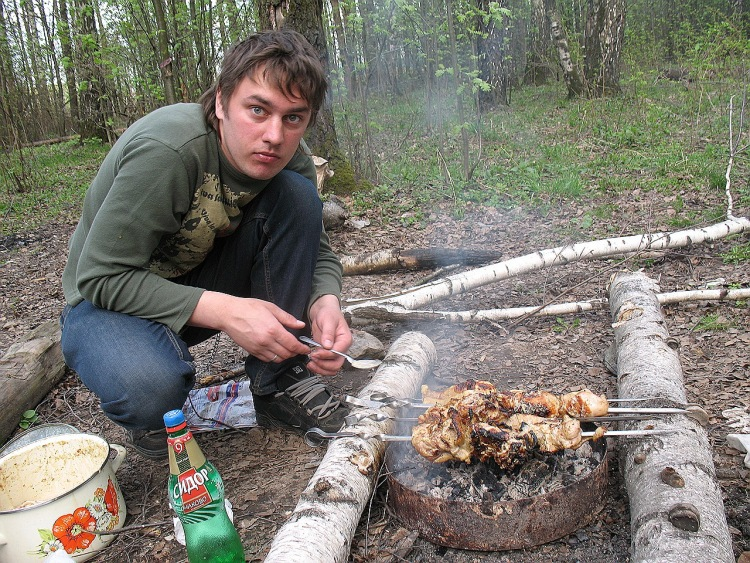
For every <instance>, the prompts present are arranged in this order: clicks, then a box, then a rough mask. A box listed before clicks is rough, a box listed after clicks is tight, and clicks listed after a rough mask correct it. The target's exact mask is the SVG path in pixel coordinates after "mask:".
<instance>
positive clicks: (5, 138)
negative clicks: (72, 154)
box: [0, 0, 21, 147]
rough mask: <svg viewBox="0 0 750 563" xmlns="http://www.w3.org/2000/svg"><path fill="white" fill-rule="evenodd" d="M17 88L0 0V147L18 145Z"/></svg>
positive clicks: (0, 0) (2, 0) (2, 3)
mask: <svg viewBox="0 0 750 563" xmlns="http://www.w3.org/2000/svg"><path fill="white" fill-rule="evenodd" d="M18 99H19V96H18V90H17V83H16V76H15V73H14V71H13V65H12V57H11V50H10V44H9V43H8V27H7V22H6V18H5V3H4V0H0V118H2V119H0V147H16V146H20V144H21V139H20V136H19V133H18V130H17V126H16V123H15V120H14V119H13V117H14V116H15V115H16V114H19V113H20V112H19V111H18V110H19V107H18Z"/></svg>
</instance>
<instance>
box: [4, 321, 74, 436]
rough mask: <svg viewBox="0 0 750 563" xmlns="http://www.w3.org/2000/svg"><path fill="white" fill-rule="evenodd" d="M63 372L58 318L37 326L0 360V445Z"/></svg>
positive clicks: (63, 364)
mask: <svg viewBox="0 0 750 563" xmlns="http://www.w3.org/2000/svg"><path fill="white" fill-rule="evenodd" d="M63 375H65V360H63V356H62V349H61V348H60V326H59V324H58V323H57V321H49V322H47V323H45V324H43V325H39V326H38V327H37V328H35V329H34V330H33V331H31V332H30V333H29V334H28V335H26V337H25V338H24V339H22V340H20V341H18V342H16V343H14V344H12V345H11V346H10V348H8V351H7V352H6V353H5V355H4V356H3V357H2V359H0V389H2V390H3V393H2V395H0V444H2V443H4V442H5V440H6V439H7V438H8V437H9V436H10V435H11V434H12V433H13V432H14V431H15V430H16V429H17V428H18V423H19V421H20V420H21V416H22V415H23V413H24V411H27V410H30V409H34V408H36V406H37V405H38V404H39V403H40V402H41V401H42V400H43V399H44V398H45V397H46V396H47V395H48V394H49V392H50V389H52V387H54V386H55V385H57V383H58V382H59V381H60V379H62V376H63Z"/></svg>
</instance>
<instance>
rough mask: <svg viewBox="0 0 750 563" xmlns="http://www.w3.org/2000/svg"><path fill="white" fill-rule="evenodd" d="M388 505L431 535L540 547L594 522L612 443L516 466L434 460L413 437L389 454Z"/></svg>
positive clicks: (476, 546) (486, 544) (464, 545)
mask: <svg viewBox="0 0 750 563" xmlns="http://www.w3.org/2000/svg"><path fill="white" fill-rule="evenodd" d="M386 466H387V470H388V485H389V492H388V505H389V506H390V508H391V510H393V512H394V513H395V515H396V516H397V518H398V519H399V520H401V522H402V523H403V524H404V525H405V526H406V527H407V528H410V529H413V530H417V531H418V532H419V534H420V535H421V536H422V537H423V538H424V539H426V540H428V541H430V542H433V543H436V544H439V545H443V546H447V547H454V548H459V549H472V550H480V551H500V550H508V549H522V548H526V547H532V546H535V545H541V544H544V543H547V542H550V541H553V540H556V539H558V538H560V537H563V536H565V535H567V534H569V533H571V532H574V531H575V530H577V529H579V528H581V527H582V526H585V525H586V524H588V523H589V522H590V521H591V520H592V519H593V517H594V514H595V513H596V511H597V508H598V507H600V506H601V503H602V498H603V495H604V491H605V487H606V484H607V460H606V441H605V440H597V441H593V442H588V443H586V444H584V445H583V446H581V447H580V448H578V449H577V450H575V451H572V450H566V451H564V452H560V453H557V454H551V455H537V456H535V457H533V458H531V459H530V460H529V461H528V462H527V463H525V464H524V465H522V466H521V467H519V468H518V469H516V470H515V471H511V472H504V471H502V470H500V469H499V468H498V467H497V466H496V465H495V464H494V462H490V463H477V464H472V465H467V464H464V463H460V462H448V463H442V464H439V463H431V462H429V461H427V460H426V459H424V458H423V457H421V456H420V455H419V454H418V453H417V452H416V451H415V450H414V448H413V447H412V446H411V444H410V443H408V442H406V443H394V444H391V445H390V446H389V448H388V451H387V453H386Z"/></svg>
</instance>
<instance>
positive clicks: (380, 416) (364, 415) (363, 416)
mask: <svg viewBox="0 0 750 563" xmlns="http://www.w3.org/2000/svg"><path fill="white" fill-rule="evenodd" d="M652 418H653V416H649V415H648V414H638V415H632V416H628V415H625V416H617V415H615V416H584V417H581V418H579V419H578V420H579V421H580V422H623V421H634V420H649V419H652ZM362 420H374V421H376V422H383V421H384V420H392V421H394V422H416V421H417V420H419V418H418V417H404V416H390V415H387V414H385V413H383V412H360V413H355V414H350V415H348V416H346V417H344V422H346V424H347V426H349V425H352V424H356V423H358V422H360V421H362Z"/></svg>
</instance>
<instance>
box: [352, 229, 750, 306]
mask: <svg viewBox="0 0 750 563" xmlns="http://www.w3.org/2000/svg"><path fill="white" fill-rule="evenodd" d="M746 231H750V221H749V220H748V219H747V218H744V217H742V218H739V219H732V220H727V221H723V222H721V223H717V224H714V225H710V226H708V227H704V228H700V229H689V230H684V231H678V232H674V233H654V234H643V235H634V236H629V237H618V238H610V239H603V240H596V241H590V242H582V243H576V244H572V245H568V246H561V247H557V248H552V249H546V250H540V251H537V252H534V253H532V254H527V255H525V256H520V257H517V258H511V259H510V260H504V261H502V262H497V263H494V264H489V265H487V266H483V267H481V268H475V269H473V270H469V271H467V272H462V273H459V274H454V275H452V276H448V277H446V278H443V279H440V280H436V281H434V282H432V283H429V284H426V285H423V286H419V287H414V288H410V289H408V290H404V291H402V292H400V293H399V294H397V295H389V296H386V297H380V298H374V299H368V300H359V301H357V302H355V303H350V304H347V305H345V306H344V307H343V311H344V313H346V314H349V315H351V316H357V313H358V311H359V310H361V309H367V308H373V307H382V306H384V305H388V306H393V307H395V308H400V309H402V310H416V309H418V308H419V307H422V306H424V305H425V304H428V303H433V302H435V301H439V300H441V299H446V298H448V297H451V296H455V295H460V294H463V293H465V292H467V291H471V290H472V289H474V288H476V287H480V286H482V285H487V284H490V283H495V282H499V281H502V280H505V279H509V278H511V277H514V276H518V275H520V274H525V273H528V272H531V271H534V270H539V269H543V268H549V267H552V266H556V265H564V264H570V263H572V262H576V261H579V260H590V259H595V258H604V257H612V256H617V255H621V254H623V253H632V252H638V251H642V250H648V251H653V250H663V249H673V248H681V247H686V246H691V245H693V244H699V243H704V242H711V241H714V240H718V239H721V238H724V237H727V236H729V235H733V234H738V233H743V232H746Z"/></svg>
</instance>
